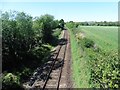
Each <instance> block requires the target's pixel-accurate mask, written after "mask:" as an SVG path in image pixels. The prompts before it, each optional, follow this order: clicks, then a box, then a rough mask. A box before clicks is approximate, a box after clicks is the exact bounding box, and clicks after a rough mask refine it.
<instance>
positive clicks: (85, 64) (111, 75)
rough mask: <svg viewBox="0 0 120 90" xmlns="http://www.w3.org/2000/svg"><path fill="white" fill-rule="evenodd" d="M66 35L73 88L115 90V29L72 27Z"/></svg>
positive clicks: (118, 66)
mask: <svg viewBox="0 0 120 90" xmlns="http://www.w3.org/2000/svg"><path fill="white" fill-rule="evenodd" d="M69 31H70V35H71V51H72V68H73V81H74V84H75V87H77V88H86V87H87V88H88V87H91V88H119V87H120V74H119V73H120V61H119V59H118V52H117V40H118V38H117V34H118V33H117V32H118V31H117V28H116V27H92V26H91V27H79V28H75V27H74V28H70V30H69ZM83 36H84V38H83Z"/></svg>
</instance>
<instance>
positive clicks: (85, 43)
mask: <svg viewBox="0 0 120 90" xmlns="http://www.w3.org/2000/svg"><path fill="white" fill-rule="evenodd" d="M81 41H82V44H83V46H84V47H86V48H91V47H93V46H94V41H92V40H90V39H88V38H83V39H82V40H81Z"/></svg>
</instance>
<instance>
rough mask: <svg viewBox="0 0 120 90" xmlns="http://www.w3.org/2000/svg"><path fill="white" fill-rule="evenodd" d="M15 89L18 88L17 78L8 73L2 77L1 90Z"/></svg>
mask: <svg viewBox="0 0 120 90" xmlns="http://www.w3.org/2000/svg"><path fill="white" fill-rule="evenodd" d="M15 88H20V89H22V87H21V86H20V81H19V77H18V76H15V75H13V74H12V73H8V74H6V75H5V76H3V81H2V89H3V90H8V89H9V90H10V89H15Z"/></svg>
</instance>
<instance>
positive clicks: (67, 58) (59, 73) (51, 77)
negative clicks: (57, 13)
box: [23, 30, 72, 89]
mask: <svg viewBox="0 0 120 90" xmlns="http://www.w3.org/2000/svg"><path fill="white" fill-rule="evenodd" d="M23 86H24V87H25V88H26V89H33V88H41V89H45V88H57V89H59V88H72V83H71V48H70V36H69V33H68V31H67V30H64V32H63V35H62V39H61V42H60V44H59V45H58V46H57V47H56V49H55V51H54V53H53V54H52V55H51V58H50V60H49V61H48V62H47V63H46V64H45V65H43V67H39V68H37V70H36V71H35V72H34V74H33V76H32V77H31V79H30V81H29V82H27V83H26V84H24V85H23Z"/></svg>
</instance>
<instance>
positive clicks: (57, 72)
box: [42, 31, 67, 90]
mask: <svg viewBox="0 0 120 90" xmlns="http://www.w3.org/2000/svg"><path fill="white" fill-rule="evenodd" d="M66 42H67V34H66V31H64V36H63V39H62V41H61V42H60V47H59V50H58V53H57V55H56V57H55V59H54V61H53V64H52V66H51V69H50V71H49V73H48V76H47V78H46V81H45V83H44V86H43V88H42V90H44V89H45V88H56V89H57V90H59V85H60V80H61V75H62V68H63V65H64V59H65V54H66V47H67V43H66ZM56 67H59V68H57V69H56ZM50 77H51V79H50Z"/></svg>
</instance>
